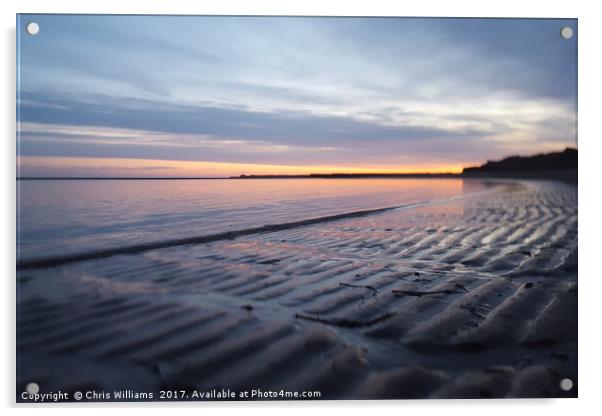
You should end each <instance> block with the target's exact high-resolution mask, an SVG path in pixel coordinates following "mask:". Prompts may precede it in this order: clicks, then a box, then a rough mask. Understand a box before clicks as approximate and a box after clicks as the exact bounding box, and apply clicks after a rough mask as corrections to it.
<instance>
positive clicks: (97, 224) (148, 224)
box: [18, 178, 489, 259]
mask: <svg viewBox="0 0 602 416" xmlns="http://www.w3.org/2000/svg"><path fill="white" fill-rule="evenodd" d="M18 186H19V209H18V249H19V255H20V256H21V258H22V259H27V258H33V257H40V256H49V255H60V254H67V253H73V252H81V251H88V250H91V249H99V248H107V247H113V246H120V245H127V244H135V243H141V242H147V241H159V240H163V239H170V238H182V237H188V236H196V235H205V234H211V233H216V232H223V231H229V230H236V229H244V228H249V227H256V226H260V225H265V224H275V223H282V222H290V221H297V220H301V219H306V218H316V217H321V216H326V215H334V214H341V213H345V212H351V211H356V210H365V209H376V208H382V207H390V206H398V205H404V204H409V203H413V202H418V201H425V200H432V199H439V198H445V197H450V196H455V195H460V194H463V193H472V192H477V191H479V190H483V189H486V188H487V187H488V186H489V185H488V184H487V183H485V182H482V181H479V180H474V179H470V180H462V179H455V178H454V179H450V178H445V179H398V178H395V179H393V178H391V179H389V178H374V179H371V178H366V179H247V180H244V179H238V180H160V181H159V180H77V181H67V180H28V181H19V183H18Z"/></svg>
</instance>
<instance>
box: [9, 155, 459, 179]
mask: <svg viewBox="0 0 602 416" xmlns="http://www.w3.org/2000/svg"><path fill="white" fill-rule="evenodd" d="M17 166H18V171H19V176H41V175H42V174H43V175H45V176H66V177H69V176H86V177H87V176H89V177H174V178H176V177H229V176H239V175H309V174H311V173H460V172H462V168H463V167H464V165H459V164H449V165H435V164H425V163H421V164H415V165H403V166H387V165H381V166H334V165H333V166H324V165H309V166H307V165H305V166H295V165H272V164H253V163H229V162H206V161H198V162H197V161H178V160H153V159H115V158H91V157H90V158H89V157H38V156H25V157H20V158H18V160H17ZM32 172H35V174H32ZM42 172H43V173H42Z"/></svg>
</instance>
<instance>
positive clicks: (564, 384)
mask: <svg viewBox="0 0 602 416" xmlns="http://www.w3.org/2000/svg"><path fill="white" fill-rule="evenodd" d="M560 389H561V390H564V391H571V390H572V389H573V380H571V379H570V378H563V379H562V380H560Z"/></svg>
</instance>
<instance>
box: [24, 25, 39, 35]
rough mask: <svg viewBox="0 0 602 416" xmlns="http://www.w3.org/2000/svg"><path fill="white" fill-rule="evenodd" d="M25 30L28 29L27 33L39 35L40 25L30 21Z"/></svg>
mask: <svg viewBox="0 0 602 416" xmlns="http://www.w3.org/2000/svg"><path fill="white" fill-rule="evenodd" d="M25 30H27V33H29V34H30V35H37V34H38V32H39V31H40V25H39V24H37V23H36V22H29V23H27V26H25Z"/></svg>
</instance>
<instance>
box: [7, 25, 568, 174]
mask: <svg viewBox="0 0 602 416" xmlns="http://www.w3.org/2000/svg"><path fill="white" fill-rule="evenodd" d="M30 21H35V22H37V23H39V25H40V32H39V33H38V35H36V36H30V35H28V34H27V33H26V32H25V29H24V28H25V25H26V24H27V23H28V22H30ZM563 26H571V27H572V28H573V30H574V32H575V37H574V38H573V39H570V40H565V39H563V38H561V37H560V28H561V27H563ZM17 30H18V32H19V34H18V38H19V46H18V47H19V49H18V52H17V53H18V65H19V70H18V81H19V86H18V105H19V109H18V123H19V129H20V130H19V144H18V152H19V159H18V166H19V172H18V174H19V176H22V177H25V176H29V177H31V176H94V177H98V176H128V177H129V176H165V177H172V176H230V175H240V174H276V173H284V174H295V173H312V172H316V173H318V172H420V171H422V172H426V171H429V172H443V171H453V172H457V171H459V170H461V168H462V167H463V166H468V165H474V164H480V163H483V162H484V161H486V160H488V159H497V158H501V157H504V156H508V155H512V154H531V153H538V152H545V151H552V150H562V149H563V148H565V147H567V146H573V147H574V146H576V129H575V125H576V117H577V114H576V78H577V62H576V48H577V39H576V33H577V27H576V21H575V20H555V19H554V20H503V19H497V20H484V19H417V18H412V19H401V18H286V17H282V18H273V17H272V18H267V17H255V18H250V17H175V16H171V17H156V16H155V17H148V16H147V17H141V16H76V15H73V16H60V15H42V16H37V15H21V17H20V20H19V22H18V29H17Z"/></svg>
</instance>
